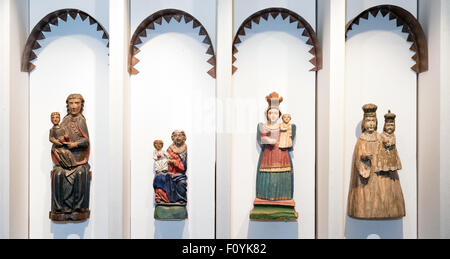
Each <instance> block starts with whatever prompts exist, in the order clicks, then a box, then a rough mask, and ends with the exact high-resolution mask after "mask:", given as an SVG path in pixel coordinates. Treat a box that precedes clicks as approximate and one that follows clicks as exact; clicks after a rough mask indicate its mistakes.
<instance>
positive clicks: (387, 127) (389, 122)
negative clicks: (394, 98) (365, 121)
mask: <svg viewBox="0 0 450 259" xmlns="http://www.w3.org/2000/svg"><path fill="white" fill-rule="evenodd" d="M383 131H384V132H386V133H388V134H392V133H394V131H395V114H394V113H391V110H389V111H388V113H386V114H385V115H384V127H383Z"/></svg>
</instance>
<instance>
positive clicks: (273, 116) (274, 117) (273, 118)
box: [267, 109, 281, 123]
mask: <svg viewBox="0 0 450 259" xmlns="http://www.w3.org/2000/svg"><path fill="white" fill-rule="evenodd" d="M280 115H281V112H280V110H278V109H270V110H268V111H267V120H268V121H269V123H275V122H277V121H278V119H279V118H280Z"/></svg>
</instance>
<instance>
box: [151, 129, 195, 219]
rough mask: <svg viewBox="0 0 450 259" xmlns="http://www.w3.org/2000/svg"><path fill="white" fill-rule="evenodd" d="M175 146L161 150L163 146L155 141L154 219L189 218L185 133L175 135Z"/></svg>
mask: <svg viewBox="0 0 450 259" xmlns="http://www.w3.org/2000/svg"><path fill="white" fill-rule="evenodd" d="M172 141H173V143H172V144H171V145H170V146H169V148H168V149H167V151H162V146H163V143H162V141H161V140H156V141H155V142H154V146H155V148H156V150H155V152H154V155H153V159H154V160H155V178H154V180H153V188H154V190H155V213H154V216H155V219H161V220H183V219H186V218H187V210H186V204H187V177H186V171H187V146H186V134H185V133H184V131H182V130H176V131H174V132H173V133H172Z"/></svg>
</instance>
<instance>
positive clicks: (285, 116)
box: [281, 113, 291, 123]
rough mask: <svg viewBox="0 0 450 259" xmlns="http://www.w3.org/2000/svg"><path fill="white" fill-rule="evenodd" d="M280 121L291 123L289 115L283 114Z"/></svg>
mask: <svg viewBox="0 0 450 259" xmlns="http://www.w3.org/2000/svg"><path fill="white" fill-rule="evenodd" d="M281 119H282V120H283V122H284V123H289V122H290V121H291V115H290V114H286V113H285V114H283V116H281Z"/></svg>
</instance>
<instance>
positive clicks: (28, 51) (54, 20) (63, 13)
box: [22, 8, 109, 72]
mask: <svg viewBox="0 0 450 259" xmlns="http://www.w3.org/2000/svg"><path fill="white" fill-rule="evenodd" d="M78 15H79V16H80V18H81V20H82V21H85V20H86V19H89V24H90V25H93V24H97V31H102V32H103V36H102V39H107V40H108V44H107V45H106V47H109V35H108V32H107V31H106V29H105V27H103V26H102V25H101V24H100V23H99V22H98V21H97V20H96V19H95V18H94V17H92V16H91V15H89V14H88V13H86V12H84V11H81V10H78V9H71V8H67V9H60V10H57V11H54V12H52V13H49V14H47V15H46V16H45V17H44V18H42V19H41V20H40V21H39V22H38V23H37V24H36V25H35V26H34V28H33V30H32V31H31V33H30V35H29V36H28V39H27V42H26V44H25V49H24V51H23V55H22V72H31V71H33V69H35V68H36V65H34V64H33V63H31V61H33V60H34V59H36V58H37V55H36V53H35V52H34V50H36V49H39V48H41V45H40V44H39V42H38V41H39V40H43V39H45V36H44V33H43V32H50V31H51V28H50V24H51V25H55V26H58V24H59V19H61V20H63V21H64V22H66V21H67V18H68V17H71V18H72V19H73V20H75V19H76V18H77V16H78Z"/></svg>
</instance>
